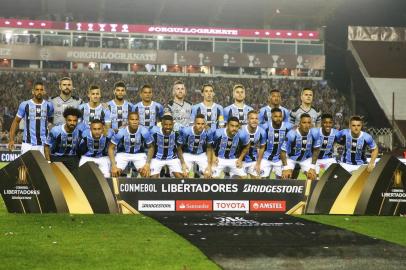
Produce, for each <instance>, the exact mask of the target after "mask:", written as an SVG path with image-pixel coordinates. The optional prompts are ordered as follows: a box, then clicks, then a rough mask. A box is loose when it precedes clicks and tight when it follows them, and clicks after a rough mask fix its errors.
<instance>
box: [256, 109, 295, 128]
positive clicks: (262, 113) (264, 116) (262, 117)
mask: <svg viewBox="0 0 406 270" xmlns="http://www.w3.org/2000/svg"><path fill="white" fill-rule="evenodd" d="M278 108H279V109H281V110H282V119H283V120H282V121H283V122H285V123H289V115H290V111H289V110H288V109H286V108H285V107H283V106H279V107H278ZM271 110H272V108H271V107H269V105H268V106H265V107H262V108H261V109H260V110H259V116H258V118H259V123H260V124H265V123H268V122H272V113H271Z"/></svg>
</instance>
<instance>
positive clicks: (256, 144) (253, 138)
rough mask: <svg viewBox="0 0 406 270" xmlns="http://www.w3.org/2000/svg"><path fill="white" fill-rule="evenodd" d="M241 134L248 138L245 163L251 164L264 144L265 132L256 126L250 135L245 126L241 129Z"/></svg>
mask: <svg viewBox="0 0 406 270" xmlns="http://www.w3.org/2000/svg"><path fill="white" fill-rule="evenodd" d="M241 132H242V133H244V134H245V136H248V137H249V143H250V150H249V151H248V154H247V155H246V156H245V160H244V161H245V162H252V161H256V160H257V159H258V149H259V148H260V147H261V146H263V145H265V144H266V132H265V130H264V129H263V128H262V127H260V126H258V127H257V129H256V130H255V132H254V133H250V132H249V130H248V127H247V126H245V127H243V128H242V129H241Z"/></svg>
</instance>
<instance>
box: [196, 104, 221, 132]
mask: <svg viewBox="0 0 406 270" xmlns="http://www.w3.org/2000/svg"><path fill="white" fill-rule="evenodd" d="M198 114H203V115H204V116H205V118H206V124H207V125H208V126H210V129H212V130H215V129H217V128H219V127H222V126H224V116H223V107H222V106H221V105H219V104H217V103H213V105H212V106H211V107H210V108H208V107H206V106H205V105H204V104H203V102H201V103H199V104H196V105H193V107H192V117H191V121H192V122H194V121H195V117H196V115H198Z"/></svg>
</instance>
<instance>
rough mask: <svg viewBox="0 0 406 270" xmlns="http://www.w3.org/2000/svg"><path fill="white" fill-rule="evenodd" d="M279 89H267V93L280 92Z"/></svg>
mask: <svg viewBox="0 0 406 270" xmlns="http://www.w3.org/2000/svg"><path fill="white" fill-rule="evenodd" d="M280 92H281V91H279V89H276V88H274V89H272V90H271V91H269V95H271V94H272V93H280Z"/></svg>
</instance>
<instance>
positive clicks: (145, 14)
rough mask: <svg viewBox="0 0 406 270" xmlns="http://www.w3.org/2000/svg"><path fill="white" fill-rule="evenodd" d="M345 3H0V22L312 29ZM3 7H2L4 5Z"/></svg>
mask: <svg viewBox="0 0 406 270" xmlns="http://www.w3.org/2000/svg"><path fill="white" fill-rule="evenodd" d="M343 1H345V0H334V1H327V0H290V1H285V0H250V1H247V0H204V1H202V0H29V1H27V0H12V1H10V0H1V1H0V3H1V2H3V3H2V4H1V7H2V8H1V10H0V17H9V18H10V17H19V18H29V19H49V20H57V21H65V19H66V17H70V18H71V19H73V20H75V21H95V22H122V23H132V24H159V25H202V26H227V27H238V28H273V29H275V28H281V29H283V28H285V29H286V28H290V29H314V28H317V27H320V26H322V25H324V24H325V21H326V19H327V18H329V16H331V14H332V13H333V12H334V10H335V8H336V7H337V6H338V5H339V4H340V3H342V2H343ZM4 2H7V3H4Z"/></svg>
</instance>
